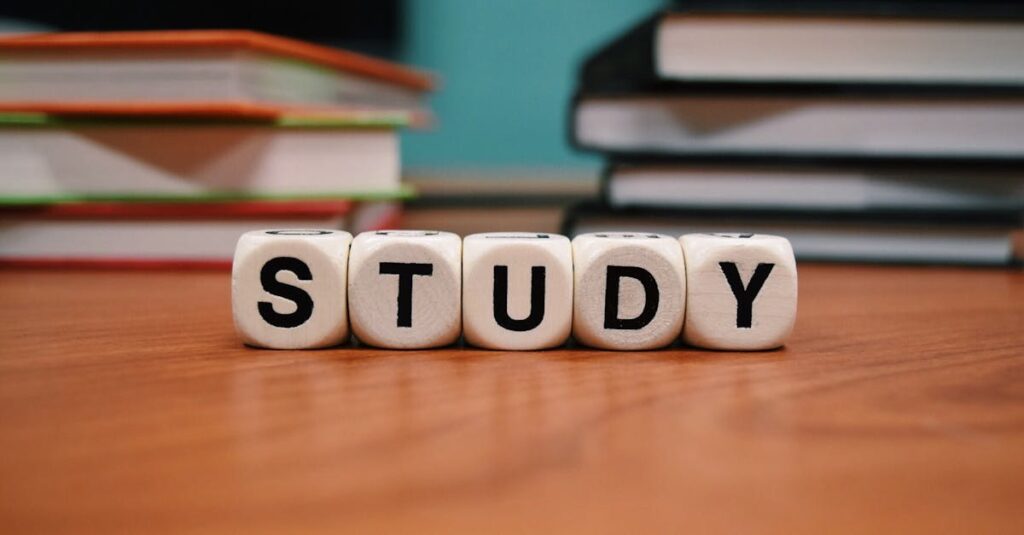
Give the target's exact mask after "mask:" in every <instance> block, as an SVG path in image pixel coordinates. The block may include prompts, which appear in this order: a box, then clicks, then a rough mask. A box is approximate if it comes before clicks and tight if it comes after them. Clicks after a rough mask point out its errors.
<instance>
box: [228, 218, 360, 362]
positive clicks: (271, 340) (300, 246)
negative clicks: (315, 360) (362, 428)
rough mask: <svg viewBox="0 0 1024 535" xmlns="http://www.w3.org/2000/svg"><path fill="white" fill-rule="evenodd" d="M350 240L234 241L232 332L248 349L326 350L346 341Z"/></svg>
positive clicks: (332, 234)
mask: <svg viewBox="0 0 1024 535" xmlns="http://www.w3.org/2000/svg"><path fill="white" fill-rule="evenodd" d="M351 242H352V235H351V234H349V233H347V232H343V231H339V230H305V229H281V230H257V231H252V232H247V233H245V234H243V235H242V237H241V238H239V239H238V245H237V246H236V247H235V259H234V263H233V264H232V270H231V306H232V312H233V315H234V320H235V330H237V331H238V334H239V336H240V337H241V338H242V341H243V342H245V343H246V344H248V345H251V346H257V347H266V348H272V349H306V348H315V347H328V346H332V345H337V344H340V343H343V342H345V341H347V340H348V315H347V312H346V305H345V297H346V296H345V277H346V269H347V267H348V248H349V244H350V243H351Z"/></svg>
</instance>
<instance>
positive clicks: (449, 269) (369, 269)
mask: <svg viewBox="0 0 1024 535" xmlns="http://www.w3.org/2000/svg"><path fill="white" fill-rule="evenodd" d="M461 257H462V240H461V239H459V237H458V236H456V235H455V234H452V233H450V232H438V231H433V230H380V231H370V232H363V233H361V234H359V235H358V236H356V239H355V240H354V241H353V242H352V254H351V256H350V259H349V276H348V308H349V314H350V315H351V317H352V332H353V333H355V335H356V337H357V338H358V339H359V341H360V342H362V343H365V344H368V345H371V346H376V347H385V348H391V349H417V348H428V347H440V346H446V345H449V344H451V343H454V342H455V341H456V340H458V339H459V333H460V331H461V328H462V327H461V324H462V313H461V310H462V297H461V292H462V261H461Z"/></svg>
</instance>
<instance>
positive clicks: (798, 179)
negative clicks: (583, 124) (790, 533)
mask: <svg viewBox="0 0 1024 535" xmlns="http://www.w3.org/2000/svg"><path fill="white" fill-rule="evenodd" d="M604 188H605V189H604V191H605V198H606V199H607V202H608V204H609V205H611V206H612V207H615V208H642V207H647V208H681V209H688V208H695V209H723V210H735V209H762V210H801V211H820V212H837V211H842V212H862V211H874V212H879V211H889V212H896V213H898V212H908V211H926V212H927V211H936V210H945V211H948V212H950V213H951V214H953V213H973V212H987V211H1008V210H1020V211H1024V164H1021V163H1019V162H1018V163H1014V164H1002V165H1000V164H991V163H989V162H960V163H959V164H958V165H950V164H945V165H942V164H934V163H932V162H928V161H917V162H901V163H899V164H895V163H890V162H871V161H858V162H850V161H845V162H833V161H823V162H814V161H808V162H801V161H794V160H783V161H779V160H774V161H773V160H741V159H732V160H730V161H722V160H705V161H701V160H675V161H673V160H667V161H657V160H643V161H619V162H613V163H612V164H610V165H609V166H608V167H607V169H606V171H605V177H604Z"/></svg>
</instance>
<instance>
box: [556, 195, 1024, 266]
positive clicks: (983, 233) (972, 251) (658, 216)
mask: <svg viewBox="0 0 1024 535" xmlns="http://www.w3.org/2000/svg"><path fill="white" fill-rule="evenodd" d="M562 231H563V233H565V234H567V235H569V236H575V235H578V234H584V233H588V232H654V233H662V234H668V235H672V236H680V235H683V234H690V233H717V232H728V233H759V234H774V235H778V236H784V237H786V238H788V239H789V241H790V242H791V243H792V244H793V251H794V253H795V254H796V256H797V259H798V260H801V261H804V260H811V261H833V262H871V263H900V264H903V263H906V264H950V265H976V266H1005V265H1019V264H1020V263H1021V261H1022V259H1024V231H1022V221H1021V214H1020V212H1019V211H1008V212H1001V213H986V214H978V215H977V217H974V218H965V217H963V214H960V213H955V214H950V213H945V212H941V211H936V212H932V213H918V214H914V215H912V216H908V215H895V214H887V213H869V212H864V213H856V214H829V215H823V214H820V213H814V212H811V213H798V212H795V211H766V210H738V211H732V212H726V211H722V210H695V209H690V210H652V209H633V210H610V209H608V208H605V207H601V206H579V207H577V208H576V209H574V210H572V211H571V212H570V213H569V215H568V216H567V217H566V220H565V222H564V225H563V229H562Z"/></svg>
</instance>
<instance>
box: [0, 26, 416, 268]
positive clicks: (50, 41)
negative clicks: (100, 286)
mask: <svg viewBox="0 0 1024 535" xmlns="http://www.w3.org/2000/svg"><path fill="white" fill-rule="evenodd" d="M432 85H433V81H432V78H431V77H430V76H428V75H426V74H424V73H420V72H417V71H413V70H410V69H407V68H404V67H401V66H398V65H395V64H392V63H389V62H385V61H381V60H377V59H372V58H369V57H366V56H362V55H358V54H355V53H351V52H347V51H343V50H336V49H330V48H325V47H320V46H317V45H312V44H308V43H304V42H299V41H294V40H291V39H286V38H281V37H275V36H270V35H266V34H260V33H255V32H248V31H175V32H162V31H154V32H112V33H57V34H36V35H26V36H17V37H7V38H3V39H0V263H5V264H30V265H38V264H58V265H111V264H114V265H166V264H174V265H209V264H211V263H212V264H222V265H230V260H231V255H232V252H233V249H234V244H235V241H236V240H237V238H238V236H239V235H241V234H242V233H243V232H245V231H247V230H252V229H256V228H264V227H278V228H303V227H307V228H308V227H315V228H323V227H330V228H348V229H350V230H356V231H358V230H363V229H365V228H372V227H375V226H386V225H388V224H389V223H390V222H391V221H392V220H393V218H394V217H395V216H396V215H397V214H396V213H395V209H394V207H395V206H396V205H395V204H394V203H393V202H391V201H395V200H399V199H402V198H404V197H405V196H407V194H408V191H407V189H406V188H404V187H403V185H402V183H401V175H400V157H399V156H400V155H399V145H398V129H399V128H400V127H403V126H407V125H419V124H424V123H427V122H429V121H430V114H429V111H428V109H427V108H426V106H425V95H426V93H427V92H428V91H429V90H430V89H431V87H432Z"/></svg>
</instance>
